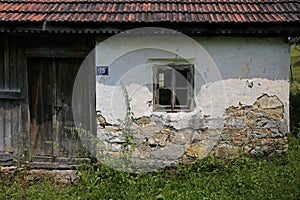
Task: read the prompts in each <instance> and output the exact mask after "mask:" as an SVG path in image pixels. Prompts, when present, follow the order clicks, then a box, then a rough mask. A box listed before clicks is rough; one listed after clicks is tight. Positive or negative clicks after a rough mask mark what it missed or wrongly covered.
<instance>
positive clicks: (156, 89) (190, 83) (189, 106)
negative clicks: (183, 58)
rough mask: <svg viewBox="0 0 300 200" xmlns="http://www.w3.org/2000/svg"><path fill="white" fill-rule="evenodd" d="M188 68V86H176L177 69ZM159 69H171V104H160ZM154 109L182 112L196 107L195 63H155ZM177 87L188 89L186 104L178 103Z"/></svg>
mask: <svg viewBox="0 0 300 200" xmlns="http://www.w3.org/2000/svg"><path fill="white" fill-rule="evenodd" d="M183 69H187V73H188V74H187V86H182V87H179V86H176V72H177V73H179V72H178V71H177V70H183ZM159 70H171V86H170V88H169V89H170V90H171V92H172V93H171V103H170V105H161V104H159V100H160V99H159V98H160V96H159V89H160V85H159V84H160V80H159ZM153 81H154V82H153V83H154V84H153V111H158V112H159V111H165V112H181V111H192V110H193V107H194V65H193V64H156V65H153ZM176 89H183V90H187V96H186V102H187V104H186V105H176V92H175V91H176Z"/></svg>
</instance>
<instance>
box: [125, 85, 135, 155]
mask: <svg viewBox="0 0 300 200" xmlns="http://www.w3.org/2000/svg"><path fill="white" fill-rule="evenodd" d="M122 90H123V93H124V97H125V106H126V110H125V112H126V113H125V119H124V128H123V129H122V133H123V135H124V137H125V142H124V143H123V144H122V150H123V156H124V158H125V160H127V161H130V150H131V149H132V150H134V148H135V146H134V144H133V143H132V138H133V136H132V134H131V125H132V122H133V120H134V113H133V112H132V109H131V104H130V101H131V98H130V97H129V95H128V91H127V89H126V87H125V85H122Z"/></svg>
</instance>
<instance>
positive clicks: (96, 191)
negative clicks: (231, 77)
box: [0, 135, 300, 199]
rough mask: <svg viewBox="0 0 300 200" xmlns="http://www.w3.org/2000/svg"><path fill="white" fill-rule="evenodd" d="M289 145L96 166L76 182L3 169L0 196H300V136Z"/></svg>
mask: <svg viewBox="0 0 300 200" xmlns="http://www.w3.org/2000/svg"><path fill="white" fill-rule="evenodd" d="M289 145H290V146H289V147H290V149H289V153H288V155H283V156H280V157H273V158H271V159H259V160H255V159H252V158H249V157H244V156H240V157H236V158H234V159H232V160H221V159H217V158H206V159H203V160H200V161H198V162H196V163H195V164H193V165H190V166H183V165H179V166H178V167H176V168H170V169H164V170H161V171H156V172H151V173H142V174H131V173H127V172H121V171H115V170H113V169H110V168H108V167H106V166H104V165H101V164H94V165H91V166H88V167H81V168H80V169H79V171H80V173H81V174H80V177H81V180H80V181H78V182H76V183H74V184H71V183H70V184H61V183H55V182H53V181H52V179H51V177H47V176H43V177H38V178H34V179H32V178H31V179H30V178H28V176H26V174H25V173H24V171H23V170H22V169H20V170H16V171H15V172H14V173H12V174H6V173H3V172H2V173H0V180H1V185H0V199H300V156H299V155H300V138H296V137H294V136H292V135H289Z"/></svg>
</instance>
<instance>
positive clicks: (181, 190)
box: [0, 46, 300, 200]
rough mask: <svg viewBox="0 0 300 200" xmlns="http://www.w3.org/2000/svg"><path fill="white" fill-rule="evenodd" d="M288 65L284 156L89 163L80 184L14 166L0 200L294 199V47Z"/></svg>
mask: <svg viewBox="0 0 300 200" xmlns="http://www.w3.org/2000/svg"><path fill="white" fill-rule="evenodd" d="M291 64H292V69H293V70H292V72H293V82H291V127H292V133H290V134H289V135H288V141H289V152H288V154H287V155H281V156H278V157H272V158H268V159H253V158H249V157H246V156H243V155H241V156H239V157H236V158H234V159H230V160H221V159H217V158H205V159H203V160H200V161H198V162H196V163H195V164H193V165H189V166H184V165H179V166H177V167H176V168H169V169H163V170H160V171H155V172H151V173H141V174H132V173H128V172H121V171H116V170H113V169H110V168H108V167H106V166H104V165H102V164H93V165H90V166H81V167H80V168H79V169H78V171H79V172H80V174H78V176H79V177H80V181H78V182H75V183H69V184H62V183H56V182H53V180H52V178H51V177H49V176H42V177H35V178H30V177H28V176H27V173H26V171H25V170H24V169H22V168H19V169H18V170H15V171H14V172H13V173H5V172H0V182H1V183H0V199H161V200H164V199H251V200H252V199H290V200H293V199H295V200H296V199H300V124H299V122H300V116H299V115H300V87H299V86H298V85H299V83H300V47H299V46H292V49H291ZM128 112H130V110H129V111H128ZM128 144H130V141H128Z"/></svg>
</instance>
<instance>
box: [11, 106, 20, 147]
mask: <svg viewBox="0 0 300 200" xmlns="http://www.w3.org/2000/svg"><path fill="white" fill-rule="evenodd" d="M11 120H12V123H11V130H12V131H11V133H12V137H11V145H12V147H13V150H14V152H21V151H22V141H21V137H22V132H21V129H20V101H11Z"/></svg>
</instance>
